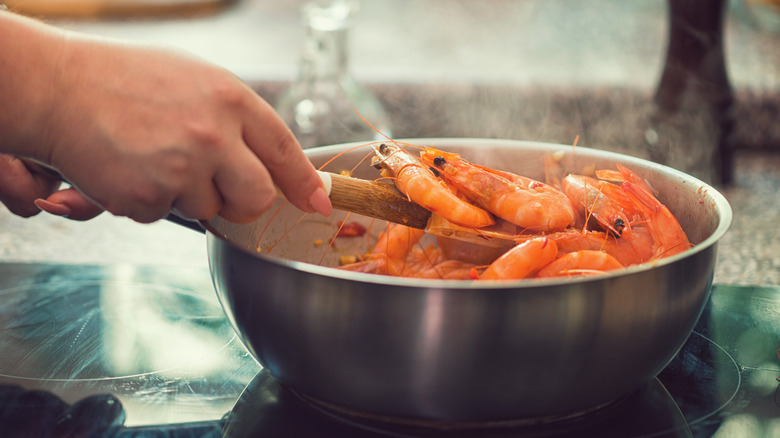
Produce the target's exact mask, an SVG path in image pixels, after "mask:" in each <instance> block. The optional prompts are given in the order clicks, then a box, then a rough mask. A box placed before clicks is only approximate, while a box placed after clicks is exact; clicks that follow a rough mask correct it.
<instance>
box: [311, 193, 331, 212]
mask: <svg viewBox="0 0 780 438" xmlns="http://www.w3.org/2000/svg"><path fill="white" fill-rule="evenodd" d="M309 207H311V208H312V209H313V210H314V211H316V212H317V213H319V214H321V215H323V216H330V214H331V213H333V205H332V204H331V203H330V198H328V194H327V193H325V190H323V189H322V188H319V187H318V188H317V190H315V191H314V193H312V194H311V196H309Z"/></svg>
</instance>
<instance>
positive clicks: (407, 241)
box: [371, 224, 425, 275]
mask: <svg viewBox="0 0 780 438" xmlns="http://www.w3.org/2000/svg"><path fill="white" fill-rule="evenodd" d="M424 234H425V231H423V230H418V229H415V228H409V227H406V226H403V225H399V224H395V225H392V226H391V227H390V229H389V230H388V231H384V232H382V233H381V234H380V235H379V239H378V240H377V243H376V245H375V246H374V250H373V251H372V253H371V258H376V257H378V258H384V259H386V265H387V273H388V274H390V275H402V273H403V270H404V268H405V266H406V259H407V257H408V256H409V253H410V252H411V251H412V248H413V247H414V245H416V244H417V242H419V241H420V239H421V238H422V236H423V235H424Z"/></svg>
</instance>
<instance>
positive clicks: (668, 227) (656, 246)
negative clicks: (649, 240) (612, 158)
mask: <svg viewBox="0 0 780 438" xmlns="http://www.w3.org/2000/svg"><path fill="white" fill-rule="evenodd" d="M621 187H622V188H623V190H624V191H625V192H626V194H627V195H628V196H629V197H630V198H631V199H632V200H633V201H634V204H635V205H636V206H637V208H638V209H639V210H641V212H642V216H643V217H644V221H643V224H644V226H646V227H647V229H648V231H649V232H650V235H651V236H652V237H653V257H652V258H653V259H658V258H662V257H669V256H672V255H675V254H677V253H681V252H683V251H685V250H686V249H688V248H690V247H691V243H690V241H689V240H688V236H687V235H686V234H685V231H683V229H682V227H681V226H680V223H679V222H677V219H676V218H675V217H674V215H673V214H672V212H671V211H669V209H668V208H667V207H666V206H665V205H663V204H662V203H661V202H660V201H658V199H656V197H655V196H653V195H652V194H651V193H649V192H647V191H646V190H643V189H642V188H640V187H639V186H638V185H636V184H634V183H633V182H631V181H626V182H624V183H623V184H622V185H621Z"/></svg>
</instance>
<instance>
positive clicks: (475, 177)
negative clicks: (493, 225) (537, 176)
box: [420, 148, 575, 231]
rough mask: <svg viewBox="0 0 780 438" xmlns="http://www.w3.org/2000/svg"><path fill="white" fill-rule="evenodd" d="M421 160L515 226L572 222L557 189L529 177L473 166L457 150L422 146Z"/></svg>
mask: <svg viewBox="0 0 780 438" xmlns="http://www.w3.org/2000/svg"><path fill="white" fill-rule="evenodd" d="M420 155H421V157H422V161H423V163H425V164H427V165H429V166H433V168H435V169H438V170H440V173H439V174H440V176H441V177H442V178H443V179H444V180H445V181H447V183H449V184H450V185H451V186H453V187H455V188H456V189H457V190H458V191H459V192H461V193H463V194H464V195H465V196H466V197H467V198H469V199H470V200H471V201H472V202H474V203H476V204H477V205H479V206H480V207H482V208H484V209H485V210H488V211H489V212H491V213H493V214H495V215H496V216H498V217H500V218H502V219H504V220H507V221H509V222H511V223H513V224H515V225H517V226H520V227H523V228H525V229H528V230H534V231H556V230H562V229H564V228H566V227H567V226H569V225H571V224H572V223H574V220H575V214H574V209H573V208H572V206H571V204H570V203H569V200H568V199H567V198H566V196H564V195H563V193H561V192H560V191H558V190H556V189H555V188H553V187H551V186H548V185H547V184H544V183H541V182H539V181H535V180H532V179H530V178H525V177H520V176H517V175H515V176H516V177H517V178H514V177H511V176H509V174H507V173H505V172H500V171H495V170H493V169H489V170H488V169H487V168H485V167H482V166H477V165H473V164H471V163H469V162H468V161H466V160H464V159H462V158H460V156H459V155H458V154H453V153H449V152H443V151H439V150H436V149H433V148H425V150H423V151H422V152H421V154H420Z"/></svg>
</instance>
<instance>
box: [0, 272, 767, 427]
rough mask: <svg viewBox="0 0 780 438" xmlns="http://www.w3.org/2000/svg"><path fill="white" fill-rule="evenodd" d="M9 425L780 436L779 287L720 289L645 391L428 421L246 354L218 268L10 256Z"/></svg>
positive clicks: (2, 399) (0, 388) (2, 413)
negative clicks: (293, 385)
mask: <svg viewBox="0 0 780 438" xmlns="http://www.w3.org/2000/svg"><path fill="white" fill-rule="evenodd" d="M0 304H1V305H0V435H2V436H6V434H9V435H11V436H13V435H12V434H13V433H16V432H20V431H30V430H33V429H35V430H38V431H40V433H39V434H38V436H68V434H70V435H71V436H75V435H76V433H75V432H77V431H79V432H81V433H82V434H84V435H88V433H85V431H88V432H89V434H92V435H90V436H112V437H146V436H170V437H177V436H201V437H209V436H223V435H225V436H273V437H284V436H351V437H361V436H364V437H382V436H393V437H407V436H422V437H439V436H448V437H449V436H456V437H504V436H518V435H523V436H540V437H541V436H544V437H548V436H571V435H577V436H586V435H587V434H588V433H590V434H596V435H598V436H603V437H610V436H614V437H644V436H658V437H661V436H663V437H666V436H669V437H710V436H717V437H719V438H723V437H742V436H750V437H762V436H764V437H780V394H779V393H778V392H779V390H778V385H779V383H778V382H779V381H780V380H778V379H780V356H778V354H780V351H778V349H780V323H778V321H780V288H778V287H729V286H715V287H714V289H713V293H712V296H711V299H710V302H709V303H708V305H707V307H706V309H705V310H704V313H703V314H702V317H701V319H700V321H699V323H698V325H697V326H696V328H695V330H694V332H693V334H692V335H691V337H690V338H689V339H688V341H687V343H686V344H685V346H684V347H683V349H682V350H681V351H680V353H679V354H678V355H677V356H676V357H675V358H674V359H673V360H672V362H671V363H670V364H669V366H668V367H667V368H666V369H665V370H664V371H663V372H662V373H661V374H660V375H659V376H658V377H657V378H656V379H654V380H652V381H651V382H649V383H648V384H647V385H645V386H644V387H643V388H640V389H639V390H637V391H636V392H635V393H633V394H630V395H628V396H626V397H624V398H623V399H621V400H617V401H615V402H614V403H612V404H611V405H609V406H606V407H603V408H602V409H599V410H597V411H595V412H591V413H589V414H587V415H583V416H580V417H575V418H570V419H568V420H566V421H561V422H557V423H554V424H547V425H538V424H537V425H534V424H529V423H528V422H522V421H520V422H507V423H499V424H491V425H461V427H459V428H447V429H444V428H431V427H429V426H427V425H418V424H413V423H412V424H407V423H404V424H388V423H386V422H384V421H379V420H377V419H375V418H370V417H365V416H362V415H355V414H353V413H345V412H341V411H339V410H337V409H333V408H332V407H329V406H326V405H323V404H321V403H318V402H316V401H313V400H310V399H308V398H306V397H305V396H304V395H301V394H297V393H296V392H294V391H292V390H290V389H288V388H286V387H285V386H283V385H282V384H280V383H279V382H278V381H276V380H275V379H274V378H273V377H272V376H271V375H270V374H269V373H268V372H267V371H265V370H263V369H262V368H261V367H260V366H259V365H258V364H257V363H256V362H255V361H254V359H253V358H252V357H251V356H250V355H249V354H248V353H247V351H246V350H245V349H244V347H243V346H242V345H241V343H240V342H239V341H238V339H237V338H236V337H235V335H234V333H233V331H232V328H231V326H230V324H229V322H228V321H227V319H226V318H225V316H224V314H223V313H222V310H221V308H220V305H219V302H218V301H217V298H216V295H215V294H214V292H213V287H212V284H211V279H210V277H209V273H208V271H206V270H201V269H194V268H185V267H139V266H131V265H118V266H83V265H46V264H0Z"/></svg>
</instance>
